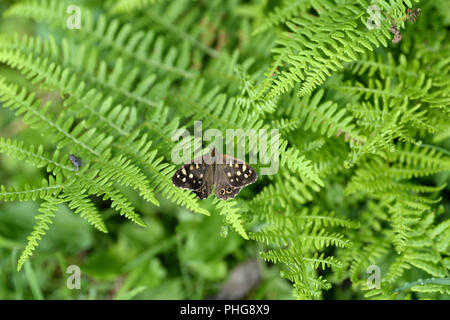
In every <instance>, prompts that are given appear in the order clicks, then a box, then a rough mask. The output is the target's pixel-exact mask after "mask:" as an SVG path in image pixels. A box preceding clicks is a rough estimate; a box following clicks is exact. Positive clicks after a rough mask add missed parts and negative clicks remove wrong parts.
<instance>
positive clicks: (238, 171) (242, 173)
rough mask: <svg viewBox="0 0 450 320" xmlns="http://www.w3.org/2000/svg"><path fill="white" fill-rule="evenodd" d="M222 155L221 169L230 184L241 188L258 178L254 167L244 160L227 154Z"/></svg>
mask: <svg viewBox="0 0 450 320" xmlns="http://www.w3.org/2000/svg"><path fill="white" fill-rule="evenodd" d="M223 156H224V161H223V162H224V164H223V171H224V173H225V175H226V177H227V178H228V181H229V183H230V185H231V186H233V187H236V188H243V187H245V186H247V185H249V184H252V183H254V182H255V181H256V180H257V179H258V175H257V174H256V171H255V169H253V168H252V167H250V166H249V165H248V164H247V163H246V162H245V161H242V160H239V159H236V158H233V157H230V156H227V155H223Z"/></svg>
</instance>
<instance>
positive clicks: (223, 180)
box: [214, 164, 242, 200]
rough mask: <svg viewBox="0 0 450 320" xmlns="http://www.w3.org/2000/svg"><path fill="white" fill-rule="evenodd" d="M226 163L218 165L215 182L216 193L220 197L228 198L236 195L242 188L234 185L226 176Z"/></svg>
mask: <svg viewBox="0 0 450 320" xmlns="http://www.w3.org/2000/svg"><path fill="white" fill-rule="evenodd" d="M224 166H225V165H224V164H219V165H217V166H216V177H215V179H214V180H215V181H214V182H215V183H214V194H215V195H216V197H217V198H218V199H223V200H228V199H232V198H234V197H236V195H237V194H238V193H239V192H240V191H241V189H242V188H239V187H234V186H232V185H231V184H230V182H229V180H228V178H227V177H226V174H225V171H224V170H223V169H224Z"/></svg>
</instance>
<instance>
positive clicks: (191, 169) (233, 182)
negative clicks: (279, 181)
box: [172, 148, 258, 200]
mask: <svg viewBox="0 0 450 320" xmlns="http://www.w3.org/2000/svg"><path fill="white" fill-rule="evenodd" d="M256 179H258V175H257V174H256V171H255V170H254V169H253V168H252V167H250V166H249V165H248V164H247V163H245V162H244V161H242V160H239V159H236V158H233V157H230V156H228V155H226V154H221V153H219V152H218V151H217V149H216V148H213V149H212V150H211V152H210V153H208V154H205V155H203V156H201V157H198V158H196V159H193V160H192V161H191V162H188V163H186V164H184V165H183V166H182V167H181V168H179V169H178V170H177V171H176V172H175V173H174V175H173V177H172V183H173V184H174V185H175V186H176V187H178V188H182V189H188V190H192V192H193V193H194V194H196V195H197V197H198V198H200V199H205V198H207V197H208V196H209V195H210V194H211V191H212V188H213V186H214V194H215V195H216V197H217V198H218V199H223V200H228V199H232V198H234V197H235V196H236V195H237V194H238V193H239V192H240V191H241V190H242V188H244V187H245V186H246V185H249V184H251V183H254V182H255V181H256Z"/></svg>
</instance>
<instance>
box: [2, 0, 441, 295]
mask: <svg viewBox="0 0 450 320" xmlns="http://www.w3.org/2000/svg"><path fill="white" fill-rule="evenodd" d="M376 3H377V5H378V6H379V8H380V9H381V10H382V15H381V17H382V20H381V23H380V25H379V28H372V29H369V28H368V27H367V25H366V22H367V19H368V18H369V14H370V13H369V12H368V11H367V8H368V7H369V6H370V5H371V4H372V3H371V2H369V1H365V0H358V1H355V2H353V3H352V4H348V3H345V2H343V1H340V0H327V1H315V0H280V1H243V0H242V1H241V0H231V1H226V2H223V1H220V0H211V1H210V0H208V1H206V0H205V1H203V0H201V1H191V0H174V1H156V0H149V1H144V0H140V1H132V0H121V1H104V2H101V3H100V2H99V3H97V4H93V2H92V1H79V2H78V3H77V5H79V6H80V8H81V28H80V29H73V30H72V29H69V28H68V27H67V25H66V21H67V19H68V17H69V14H68V13H67V7H68V6H69V5H70V4H72V3H69V2H68V1H60V0H25V1H14V2H13V3H10V2H8V4H7V5H4V6H3V5H2V6H0V8H2V9H3V8H4V9H5V11H4V12H3V13H2V20H1V21H2V23H3V21H5V22H4V23H5V24H9V25H10V26H11V25H12V23H11V21H14V22H15V23H16V22H17V25H18V26H20V27H17V28H13V30H12V31H13V32H11V29H7V30H9V32H8V31H5V29H4V27H3V25H0V30H1V32H0V63H1V69H2V76H1V77H0V103H1V106H2V107H3V108H1V109H0V114H1V116H2V117H1V120H0V132H1V135H2V136H1V137H0V153H1V154H3V155H4V158H2V159H1V160H2V162H0V168H1V169H2V171H1V172H0V201H2V203H1V204H0V222H2V221H3V223H4V224H5V226H9V224H8V223H9V222H10V221H9V220H8V219H9V218H8V219H7V218H5V220H2V218H1V216H2V214H5V216H6V217H9V216H8V209H7V208H8V207H7V206H8V205H16V202H29V201H34V202H38V203H39V204H40V208H39V209H38V212H39V214H38V215H36V217H35V220H36V221H37V222H36V224H35V226H34V229H33V230H32V231H31V234H30V235H29V236H28V242H27V244H26V245H25V248H24V249H23V251H22V254H21V255H20V257H19V258H18V259H17V257H16V250H17V249H18V248H21V247H22V242H23V241H24V239H25V237H23V236H22V233H21V232H18V235H12V234H10V233H8V231H5V230H7V228H6V227H5V228H2V225H1V223H0V257H3V256H6V255H8V254H7V253H6V252H9V257H10V259H8V261H13V262H14V264H16V263H17V265H16V268H17V269H19V270H20V269H21V267H22V266H25V271H26V272H25V273H26V275H25V276H24V277H25V278H20V277H22V276H21V275H20V274H19V275H15V276H14V277H16V278H15V279H16V280H15V283H16V285H17V288H19V287H20V285H21V283H22V282H23V281H26V283H28V285H29V286H30V290H31V294H32V296H33V297H34V298H43V293H42V290H41V289H40V287H39V285H40V283H42V279H41V280H40V279H37V278H36V277H37V275H36V273H35V272H34V271H33V270H35V268H36V267H37V266H36V265H34V267H33V265H32V264H31V263H33V264H34V262H35V261H36V264H39V266H40V267H41V268H45V267H43V266H44V265H45V263H43V261H46V259H47V257H45V246H47V248H48V247H49V246H50V247H51V243H52V241H53V240H52V239H53V238H52V237H51V234H52V232H58V231H53V229H57V228H58V226H60V225H64V224H60V223H57V221H58V215H59V214H60V212H61V211H64V210H66V211H67V210H70V211H72V212H73V213H76V214H78V215H80V216H81V218H83V219H84V220H85V222H83V223H86V224H83V226H82V227H80V228H82V229H83V230H84V231H83V232H87V233H89V235H90V236H89V237H93V235H92V234H91V233H92V231H91V230H90V229H89V228H88V227H87V226H88V225H91V226H93V227H94V228H95V229H97V230H99V231H102V233H103V234H102V233H97V234H95V237H98V239H101V240H100V241H102V243H103V244H104V246H103V247H102V249H98V250H95V248H97V247H96V245H95V244H94V242H93V241H92V240H90V241H89V243H87V244H86V247H89V248H91V249H93V250H92V252H90V253H89V254H88V257H87V258H86V259H87V260H86V261H84V262H83V263H84V267H83V268H84V270H86V272H87V273H88V274H89V277H92V278H93V279H95V280H98V281H113V280H114V279H119V278H120V279H122V280H120V281H121V282H120V285H118V286H119V287H120V288H119V289H117V290H115V291H114V290H113V291H114V292H113V293H106V292H105V290H102V289H99V292H102V294H103V296H106V297H111V296H112V297H114V298H118V299H133V298H158V297H161V296H163V297H166V298H205V296H206V294H211V293H213V292H215V291H217V285H216V287H214V285H211V283H214V282H215V281H220V280H223V279H224V278H225V276H226V274H227V271H228V267H229V266H228V262H227V259H228V261H229V260H230V259H229V255H231V254H233V255H234V256H233V259H235V260H236V261H240V260H243V258H244V257H245V256H247V255H249V252H251V253H252V254H254V253H255V252H256V251H259V253H260V256H261V257H262V259H263V260H265V261H266V262H268V263H269V262H271V263H272V262H273V263H275V264H276V265H277V266H276V267H273V268H268V267H267V265H266V264H264V268H266V269H264V270H265V271H264V272H265V276H266V277H267V279H265V280H264V281H266V287H265V288H266V289H260V291H257V292H256V293H254V294H255V297H257V298H271V296H270V293H268V292H270V290H269V289H270V288H271V287H270V286H271V285H273V286H278V285H279V286H281V287H283V288H285V286H284V282H283V280H280V278H278V277H275V278H276V279H277V280H270V281H269V280H268V279H269V278H270V279H274V277H272V276H271V274H272V273H271V272H272V271H267V270H275V273H278V271H280V272H279V273H280V274H281V276H282V278H285V279H287V280H289V282H291V283H292V285H293V291H292V293H293V296H294V297H296V298H298V299H324V298H325V299H327V298H334V299H341V298H362V297H367V298H373V299H397V298H417V299H420V298H434V299H441V298H444V297H448V294H449V292H450V289H449V288H450V285H449V279H450V274H449V272H450V260H449V257H448V256H449V253H450V251H449V250H450V247H449V243H450V223H449V221H450V220H449V214H448V212H449V205H450V204H449V200H448V190H449V189H448V180H449V178H450V174H449V171H450V170H449V169H450V152H449V151H448V150H449V147H450V140H449V139H450V119H449V116H450V112H449V105H450V99H449V97H448V93H449V92H450V90H449V89H450V79H449V71H450V59H449V58H447V57H448V56H449V52H450V47H449V43H450V41H448V40H449V39H448V37H449V34H448V31H447V30H448V24H449V21H450V20H449V19H448V17H449V16H450V13H449V12H448V8H445V9H443V8H442V7H440V6H439V5H438V1H429V2H419V1H409V0H408V1H401V0H396V1H390V2H387V1H383V0H379V1H376ZM413 7H416V8H417V7H420V8H421V14H420V15H419V16H418V17H417V22H416V23H415V24H412V23H411V22H410V21H409V20H408V16H407V9H408V8H413ZM437 8H439V10H437ZM387 16H389V17H390V18H387ZM394 21H395V23H396V26H397V27H398V28H399V30H400V32H401V33H402V40H401V42H400V43H398V44H394V43H392V41H391V40H392V38H393V34H392V32H390V31H389V29H390V28H391V27H392V23H393V22H394ZM9 28H11V27H9ZM3 71H4V72H3ZM14 119H15V120H14ZM195 121H202V126H203V130H206V129H218V130H221V131H222V132H223V133H224V134H225V132H226V130H227V129H237V130H238V129H239V130H243V132H250V131H255V132H256V131H257V130H260V129H264V130H267V131H268V132H271V130H272V129H278V130H279V133H280V139H279V140H280V144H279V145H278V146H275V145H273V144H271V143H270V142H269V141H271V138H272V137H273V135H272V134H271V136H269V138H268V142H267V144H268V146H269V149H270V150H271V151H272V152H274V151H277V152H278V153H279V170H278V171H277V173H276V174H275V175H270V176H263V175H260V177H259V179H258V181H257V182H256V183H255V184H253V185H251V186H248V187H246V188H245V189H244V190H242V192H241V193H240V194H239V196H238V197H237V198H235V199H233V200H229V201H222V200H218V199H214V200H213V199H212V197H210V198H209V199H207V200H203V201H200V200H198V199H197V198H196V197H195V195H194V194H192V193H191V192H189V191H187V190H181V189H178V188H176V187H174V186H173V184H172V182H171V177H172V175H173V174H174V172H175V169H176V165H175V164H173V163H172V150H173V149H174V147H175V146H176V145H177V143H178V142H177V141H173V140H172V139H171V136H172V134H173V132H174V131H175V130H176V129H188V130H189V131H190V132H192V129H193V126H194V122H195ZM183 143H186V144H189V145H194V144H196V143H198V141H196V140H195V139H193V138H189V139H187V140H185V141H183ZM238 143H239V144H241V145H244V146H245V145H246V141H245V140H244V139H241V140H239V139H238ZM252 143H253V142H252V141H248V143H247V145H246V146H245V147H246V152H247V154H250V153H251V152H253V150H254V149H255V147H256V145H254V144H252ZM197 147H198V145H197ZM201 147H206V144H205V145H202V146H201ZM259 147H261V143H260V144H259ZM274 148H277V149H274ZM70 154H73V155H76V156H77V157H79V158H81V160H82V165H81V166H80V168H75V167H74V166H73V165H72V164H71V162H70V160H69V155H70ZM256 155H257V156H259V158H260V159H261V158H264V155H263V154H262V153H261V154H256ZM8 159H15V160H17V161H18V163H19V164H14V165H13V164H8V163H9V162H8V161H11V160H8ZM14 163H15V162H14ZM16 165H17V166H19V168H20V169H21V170H16V169H15V167H14V166H16ZM22 166H23V167H22ZM263 166H264V165H263V164H257V165H256V166H255V168H256V169H258V170H259V169H261V168H262V167H263ZM22 168H26V169H22ZM28 170H31V171H28ZM33 170H34V171H33ZM3 202H5V203H3ZM6 202H11V203H6ZM3 208H5V210H3ZM3 211H5V212H3ZM191 212H192V213H196V214H191ZM66 213H67V212H66ZM115 214H119V215H120V216H123V217H125V218H126V219H128V220H130V221H131V222H132V223H134V224H136V226H132V224H131V223H128V222H127V221H126V220H115V218H114V215H115ZM197 214H198V215H197ZM17 215H18V216H19V215H21V212H20V211H18V213H17ZM65 219H71V218H67V217H66V218H65ZM172 219H174V220H172ZM53 222H55V223H54V224H53ZM26 225H27V226H30V225H31V220H29V221H28V222H26ZM174 225H176V227H175V230H174ZM143 227H144V228H143ZM30 229H31V227H29V228H28V231H29V230H30ZM229 229H232V230H233V231H231V232H229ZM14 230H15V229H14ZM130 230H132V231H130ZM22 231H23V230H22ZM28 231H27V232H28ZM104 233H108V234H107V235H105V234H104ZM46 234H47V237H46V238H43V236H44V235H46ZM19 235H21V236H22V237H19ZM108 237H110V238H108ZM41 238H42V239H41ZM63 238H64V236H63ZM147 238H149V239H147ZM47 239H50V240H47ZM89 239H91V238H89ZM116 239H117V242H114V241H115V240H116ZM113 240H114V241H113ZM244 240H245V241H244ZM38 242H40V243H41V245H42V246H44V248H43V249H42V252H36V248H37V246H38ZM56 244H57V242H55V244H54V247H53V248H55V246H56ZM134 246H135V247H134ZM56 247H57V246H56ZM86 247H82V246H81V245H80V246H78V247H76V250H79V251H81V250H86ZM129 247H132V248H135V249H133V250H127V249H126V248H129ZM8 250H9V251H8ZM79 251H78V252H79ZM33 253H34V256H33ZM31 256H33V259H31V260H28V259H29V258H30V257H31ZM162 257H163V258H162ZM50 260H51V259H50ZM66 260H75V261H76V262H80V261H81V258H72V259H71V258H70V255H69V254H68V256H64V257H63V254H61V253H60V255H59V258H58V259H57V261H56V260H55V261H53V260H52V262H51V263H50V264H49V265H50V266H52V267H51V268H57V266H58V265H59V268H62V267H63V266H64V265H65V263H66ZM173 260H177V261H178V262H179V265H180V270H176V271H174V270H173V268H172V267H171V266H168V265H170V264H171V262H172V261H173ZM104 261H107V262H108V263H106V264H107V265H108V266H107V267H105V266H104V265H105V263H104ZM1 263H3V259H0V264H1ZM8 263H10V262H8ZM370 265H377V266H379V267H380V269H381V288H379V289H371V287H370V286H369V285H368V283H367V277H368V276H367V273H366V272H367V268H368V267H369V266H370ZM48 268H50V267H48ZM1 269H2V268H0V270H1ZM47 271H48V273H47V272H44V271H43V272H42V274H52V272H53V271H51V270H47ZM175 273H176V274H177V276H176V277H174V278H173V279H170V277H169V275H173V274H175ZM6 276H7V275H6V271H5V273H4V274H3V273H1V271H0V279H3V278H4V277H6ZM277 276H278V275H277ZM163 279H170V281H163ZM192 279H195V280H196V281H198V283H195V284H193V281H194V280H192ZM348 280H349V281H350V282H351V288H348V289H345V286H341V285H342V284H343V283H344V281H348ZM274 281H275V282H274ZM204 285H205V286H206V287H207V288H208V289H203V286H204ZM208 286H209V287H208ZM1 290H2V288H1V287H0V296H2V295H5V296H8V297H9V296H10V295H8V294H7V293H2V291H1ZM20 290H21V289H20ZM20 290H19V289H18V293H16V295H17V296H18V297H20V298H21V297H23V294H22V293H21V291H20ZM158 290H159V291H158ZM161 290H162V291H161ZM274 290H275V289H274ZM283 290H284V289H283ZM283 290H282V292H285V291H283ZM158 292H163V293H162V294H161V295H159V296H158ZM275 292H277V291H276V290H275ZM58 294H61V295H62V296H64V297H66V298H67V297H69V296H70V295H68V294H67V292H65V293H64V292H62V293H60V292H59V291H58ZM81 297H83V296H81ZM280 297H286V295H285V294H284V293H280V294H278V295H275V298H280ZM56 298H57V296H56Z"/></svg>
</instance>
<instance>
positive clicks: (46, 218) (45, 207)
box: [17, 198, 60, 271]
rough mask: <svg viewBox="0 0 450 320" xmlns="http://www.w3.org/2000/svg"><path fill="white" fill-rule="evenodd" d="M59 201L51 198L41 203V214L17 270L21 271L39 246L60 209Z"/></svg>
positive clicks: (37, 218)
mask: <svg viewBox="0 0 450 320" xmlns="http://www.w3.org/2000/svg"><path fill="white" fill-rule="evenodd" d="M59 202H60V201H56V200H54V199H51V198H49V199H48V200H46V201H45V202H43V203H42V204H41V207H40V208H39V212H40V214H38V215H37V216H36V217H35V219H36V220H37V222H36V225H35V226H34V228H33V231H32V232H31V234H30V235H29V236H28V238H27V240H28V242H27V245H26V246H25V248H24V250H23V251H22V254H21V255H20V258H19V260H18V262H17V271H20V269H22V266H23V264H24V263H25V261H27V260H28V258H29V257H31V256H32V255H33V252H34V251H35V249H36V247H37V246H38V241H39V240H41V239H42V236H43V235H45V234H46V232H47V230H48V228H49V224H51V223H53V221H52V219H53V218H54V217H55V211H57V210H58V207H57V204H58V203H59Z"/></svg>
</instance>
